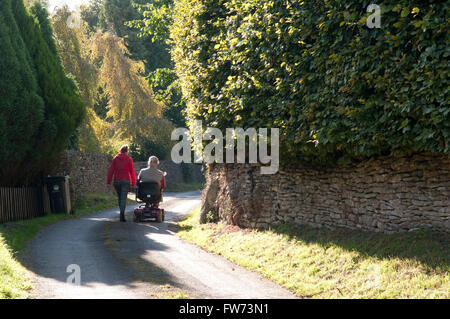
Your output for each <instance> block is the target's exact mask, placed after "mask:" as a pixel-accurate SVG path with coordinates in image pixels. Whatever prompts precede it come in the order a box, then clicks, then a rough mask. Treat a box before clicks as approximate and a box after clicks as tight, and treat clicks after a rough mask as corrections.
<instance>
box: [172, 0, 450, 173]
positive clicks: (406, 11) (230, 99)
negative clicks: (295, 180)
mask: <svg viewBox="0 0 450 319" xmlns="http://www.w3.org/2000/svg"><path fill="white" fill-rule="evenodd" d="M371 2H372V1H366V0H345V1H344V0H309V1H296V0H270V1H257V0H177V1H176V3H175V5H176V9H175V10H174V12H175V17H174V24H173V26H172V30H171V34H172V35H171V37H172V41H173V44H174V49H173V50H172V56H173V58H174V61H175V64H176V71H177V74H178V76H179V78H180V83H181V85H182V89H183V94H184V96H185V98H186V99H187V101H188V109H187V114H188V117H189V120H190V122H191V123H192V121H193V120H195V119H202V120H204V123H205V126H206V125H208V126H215V127H219V128H222V129H224V128H227V127H244V128H247V127H278V128H280V139H281V150H282V159H284V160H286V161H290V162H295V161H304V162H315V163H320V164H325V165H328V164H332V163H335V162H337V161H346V160H362V159H364V158H368V157H371V156H376V155H381V154H382V155H386V154H394V155H404V154H409V153H413V152H425V151H429V152H440V153H448V152H449V145H448V140H449V135H450V133H449V132H450V108H449V104H450V103H449V94H448V93H449V81H448V71H449V66H448V57H449V55H450V48H449V46H448V43H449V34H450V32H449V23H448V21H449V5H448V2H445V1H431V0H425V1H411V0H396V1H377V4H378V5H379V6H380V7H381V25H380V28H369V27H368V26H367V18H368V17H369V16H370V15H371V12H367V7H368V6H369V4H371Z"/></svg>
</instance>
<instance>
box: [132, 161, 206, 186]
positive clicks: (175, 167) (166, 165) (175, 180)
mask: <svg viewBox="0 0 450 319" xmlns="http://www.w3.org/2000/svg"><path fill="white" fill-rule="evenodd" d="M145 167H147V162H134V170H135V171H136V178H137V176H138V174H139V171H140V170H141V169H142V168H145ZM158 168H159V169H160V170H162V171H165V172H167V176H166V184H182V183H199V182H203V181H204V179H205V177H204V175H203V173H202V166H201V165H196V164H185V163H182V164H176V163H174V162H173V161H171V160H161V161H160V163H159V167H158Z"/></svg>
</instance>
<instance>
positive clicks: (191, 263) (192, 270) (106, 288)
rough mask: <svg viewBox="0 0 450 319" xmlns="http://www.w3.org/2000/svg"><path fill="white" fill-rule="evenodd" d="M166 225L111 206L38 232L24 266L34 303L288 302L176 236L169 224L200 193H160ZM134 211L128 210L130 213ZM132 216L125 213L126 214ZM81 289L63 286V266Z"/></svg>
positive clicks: (271, 287)
mask: <svg viewBox="0 0 450 319" xmlns="http://www.w3.org/2000/svg"><path fill="white" fill-rule="evenodd" d="M164 200H165V201H164V203H163V207H164V208H165V209H166V222H164V223H161V224H159V223H154V222H146V223H139V224H136V223H133V222H132V221H131V220H132V218H131V216H129V217H128V220H129V221H130V222H127V223H119V222H118V211H117V209H111V210H106V211H103V212H99V213H96V214H94V215H91V216H87V217H82V218H79V219H72V220H67V221H62V222H59V223H57V224H54V225H52V226H50V227H48V228H46V229H44V230H43V231H41V232H40V233H39V234H38V235H37V236H36V237H35V239H33V241H32V242H31V243H30V245H29V246H28V249H27V252H26V254H25V256H24V263H25V264H26V265H27V266H28V268H29V269H30V271H31V272H32V276H33V283H34V290H33V293H32V296H33V297H35V298H64V299H65V298H170V297H174V296H175V295H176V294H179V293H183V294H184V295H185V296H188V297H193V298H251V299H253V298H256V299H258V298H294V296H293V295H292V294H291V293H290V292H288V291H287V290H285V289H283V288H280V287H279V286H277V285H276V284H274V283H273V282H271V281H269V280H266V279H263V278H261V277H260V276H259V275H258V274H256V273H254V272H252V271H249V270H246V269H244V268H241V267H239V266H236V265H235V264H233V263H231V262H229V261H227V260H225V259H224V258H223V257H221V256H218V255H215V254H210V253H207V252H206V251H204V250H203V249H201V248H199V247H197V246H195V245H192V244H189V243H187V242H185V241H183V240H181V239H179V238H178V237H177V236H176V235H175V232H174V229H175V228H174V227H173V226H174V221H175V220H177V219H179V218H181V217H182V216H185V215H187V214H188V213H189V212H190V211H191V210H192V209H193V208H195V207H197V206H198V205H199V204H200V192H189V193H181V194H168V193H167V194H165V197H164ZM132 208H133V207H130V208H129V209H130V211H131V209H132ZM130 213H131V212H130ZM72 264H75V265H78V266H79V267H80V270H81V276H80V278H81V285H80V286H76V285H74V284H69V283H67V282H66V281H67V278H68V277H69V276H70V275H71V273H68V272H67V267H68V266H69V265H72Z"/></svg>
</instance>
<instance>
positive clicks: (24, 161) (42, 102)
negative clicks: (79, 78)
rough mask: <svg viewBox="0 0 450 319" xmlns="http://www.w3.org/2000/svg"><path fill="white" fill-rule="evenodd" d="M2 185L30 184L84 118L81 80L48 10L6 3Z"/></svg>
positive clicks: (18, 0) (0, 24)
mask: <svg viewBox="0 0 450 319" xmlns="http://www.w3.org/2000/svg"><path fill="white" fill-rule="evenodd" d="M0 9H1V10H0V35H1V39H2V40H1V43H2V44H1V46H0V50H1V51H0V52H1V55H2V59H1V61H0V71H1V72H0V101H1V104H0V114H1V120H0V136H2V138H1V142H2V145H3V147H2V149H1V153H0V155H1V156H0V158H1V159H0V183H1V184H8V185H17V184H25V183H27V182H30V181H32V180H33V178H34V177H36V176H39V175H40V173H41V172H42V170H43V169H44V168H45V167H46V166H47V165H48V162H49V160H51V159H53V158H55V157H56V155H57V154H58V153H59V152H60V151H61V150H63V149H64V148H66V146H67V144H68V140H69V138H70V136H71V135H72V134H73V132H74V131H75V129H76V128H77V126H78V125H79V124H80V122H81V120H82V118H83V116H84V106H83V103H82V101H81V98H80V96H79V94H78V89H77V87H76V85H75V82H74V81H73V80H72V79H70V78H69V77H67V76H66V74H65V72H64V69H63V67H62V65H61V61H60V59H59V56H58V55H57V53H56V44H55V43H54V39H53V35H52V32H51V27H50V24H49V21H48V13H47V11H46V10H45V9H44V8H43V7H42V6H41V5H40V4H35V6H34V7H33V12H34V14H35V15H36V18H35V17H33V16H32V15H31V14H30V13H29V12H28V11H27V10H26V9H25V7H24V5H23V1H22V0H4V1H2V2H1V5H0Z"/></svg>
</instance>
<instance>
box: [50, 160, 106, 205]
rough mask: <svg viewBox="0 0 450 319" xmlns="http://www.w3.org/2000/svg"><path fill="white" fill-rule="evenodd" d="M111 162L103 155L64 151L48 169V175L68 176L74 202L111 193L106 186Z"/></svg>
mask: <svg viewBox="0 0 450 319" xmlns="http://www.w3.org/2000/svg"><path fill="white" fill-rule="evenodd" d="M111 161H112V158H111V157H110V156H108V155H104V154H90V153H83V152H77V151H66V152H62V153H61V155H60V157H59V159H58V160H57V161H55V164H54V165H53V166H52V167H50V168H49V170H48V175H51V176H57V175H69V177H70V180H69V185H70V193H71V200H72V202H74V201H76V200H77V199H79V198H81V197H82V196H83V195H86V194H89V193H99V194H109V193H113V191H112V189H111V188H109V187H108V186H107V185H106V180H107V175H108V169H109V166H110V165H111Z"/></svg>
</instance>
